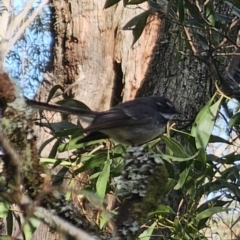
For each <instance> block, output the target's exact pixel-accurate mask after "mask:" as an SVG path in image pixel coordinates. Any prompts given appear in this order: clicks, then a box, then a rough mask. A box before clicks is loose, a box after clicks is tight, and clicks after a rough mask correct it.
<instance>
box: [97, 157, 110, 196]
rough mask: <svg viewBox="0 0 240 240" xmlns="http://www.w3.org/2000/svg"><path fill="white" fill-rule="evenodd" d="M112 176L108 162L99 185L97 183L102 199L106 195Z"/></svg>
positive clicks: (99, 179)
mask: <svg viewBox="0 0 240 240" xmlns="http://www.w3.org/2000/svg"><path fill="white" fill-rule="evenodd" d="M109 176H110V160H107V161H106V162H105V163H104V167H103V170H102V172H101V173H100V175H99V177H98V180H97V183H96V190H97V193H98V195H99V196H100V197H102V198H103V197H104V196H105V194H106V189H107V184H108V181H109Z"/></svg>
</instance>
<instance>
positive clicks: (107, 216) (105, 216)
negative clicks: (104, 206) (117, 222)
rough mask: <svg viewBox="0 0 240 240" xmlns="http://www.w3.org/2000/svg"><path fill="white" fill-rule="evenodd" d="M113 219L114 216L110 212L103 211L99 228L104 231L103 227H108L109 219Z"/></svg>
mask: <svg viewBox="0 0 240 240" xmlns="http://www.w3.org/2000/svg"><path fill="white" fill-rule="evenodd" d="M112 217H113V214H112V213H110V212H109V211H106V210H105V211H103V212H101V215H100V224H99V227H100V229H103V227H104V226H105V225H106V223H107V222H108V221H109V219H111V218H112Z"/></svg>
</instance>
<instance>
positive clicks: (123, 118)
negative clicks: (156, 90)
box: [85, 109, 152, 132]
mask: <svg viewBox="0 0 240 240" xmlns="http://www.w3.org/2000/svg"><path fill="white" fill-rule="evenodd" d="M151 119H152V118H151V117H149V116H146V115H145V116H142V118H136V117H134V116H132V115H131V114H130V113H128V112H127V110H125V109H124V110H120V109H112V110H109V111H106V112H102V114H101V115H98V116H96V118H95V119H94V120H93V122H92V123H91V124H90V126H88V127H87V128H86V129H85V132H94V131H101V130H104V129H110V128H121V127H125V126H136V125H138V126H139V125H144V124H147V123H148V122H149V121H151Z"/></svg>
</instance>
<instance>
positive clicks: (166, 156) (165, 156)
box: [160, 150, 200, 162]
mask: <svg viewBox="0 0 240 240" xmlns="http://www.w3.org/2000/svg"><path fill="white" fill-rule="evenodd" d="M199 153H200V151H199V150H198V151H197V152H196V153H195V154H194V155H192V156H190V157H186V158H179V157H173V156H171V155H167V154H160V156H161V157H162V158H163V159H165V160H166V161H169V162H171V161H173V162H186V161H189V160H193V159H195V158H196V157H197V156H198V155H199Z"/></svg>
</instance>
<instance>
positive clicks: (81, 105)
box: [56, 98, 91, 110]
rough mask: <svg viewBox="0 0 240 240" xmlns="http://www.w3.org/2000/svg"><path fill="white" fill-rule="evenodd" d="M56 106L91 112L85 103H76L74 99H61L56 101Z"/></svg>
mask: <svg viewBox="0 0 240 240" xmlns="http://www.w3.org/2000/svg"><path fill="white" fill-rule="evenodd" d="M56 104H58V105H61V106H64V107H72V108H80V109H84V110H91V109H90V108H89V107H88V106H87V105H86V104H85V103H83V102H81V101H78V100H76V99H72V98H69V99H63V100H60V101H57V102H56Z"/></svg>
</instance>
